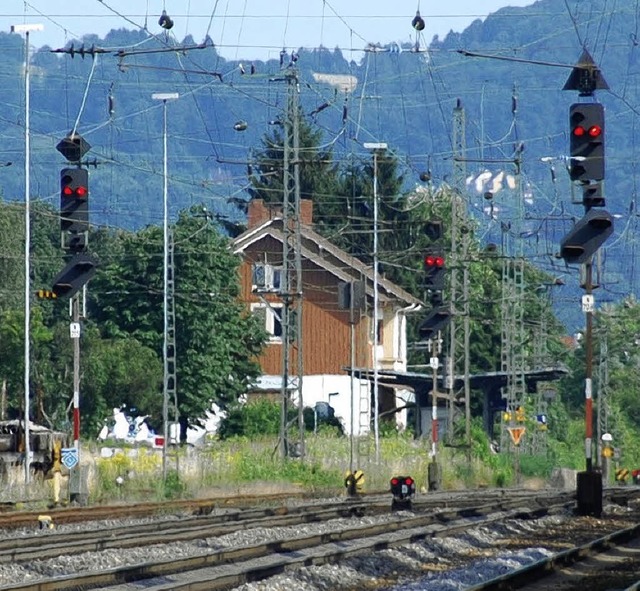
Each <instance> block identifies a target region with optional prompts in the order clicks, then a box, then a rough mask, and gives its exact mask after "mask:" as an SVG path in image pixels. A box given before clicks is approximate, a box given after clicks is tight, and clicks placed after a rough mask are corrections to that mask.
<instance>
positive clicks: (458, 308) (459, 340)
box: [445, 99, 471, 449]
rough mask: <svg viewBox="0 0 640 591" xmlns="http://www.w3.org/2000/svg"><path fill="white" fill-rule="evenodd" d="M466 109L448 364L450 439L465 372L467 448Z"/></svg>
mask: <svg viewBox="0 0 640 591" xmlns="http://www.w3.org/2000/svg"><path fill="white" fill-rule="evenodd" d="M466 168H467V167H466V135H465V112H464V108H463V107H462V102H461V101H460V99H458V101H457V103H456V106H455V108H454V110H453V187H454V191H453V195H452V197H451V276H450V277H451V279H450V293H451V309H452V312H453V313H452V315H451V323H450V328H449V335H450V343H449V360H448V364H447V365H448V367H447V371H446V374H447V383H446V384H445V386H446V388H447V389H448V393H449V397H448V403H447V404H448V411H449V412H448V420H447V440H448V442H449V443H452V442H453V440H454V439H456V440H459V439H460V437H456V434H455V433H454V429H455V427H456V424H457V421H456V416H455V415H456V410H457V409H456V406H455V404H454V400H455V398H456V387H455V376H456V375H462V379H463V391H464V413H465V433H464V442H465V445H466V446H467V449H470V443H471V386H470V381H469V331H470V326H469V246H470V242H471V232H470V228H469V218H468V212H467V202H466V197H465V193H466V191H465V180H466Z"/></svg>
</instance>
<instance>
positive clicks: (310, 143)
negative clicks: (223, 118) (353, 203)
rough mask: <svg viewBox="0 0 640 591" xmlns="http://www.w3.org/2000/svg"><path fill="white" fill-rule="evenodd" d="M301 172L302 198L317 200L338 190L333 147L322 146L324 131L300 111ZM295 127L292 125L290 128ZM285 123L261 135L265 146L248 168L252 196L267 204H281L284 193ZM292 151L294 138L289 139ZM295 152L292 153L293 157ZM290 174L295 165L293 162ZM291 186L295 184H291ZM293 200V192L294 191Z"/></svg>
mask: <svg viewBox="0 0 640 591" xmlns="http://www.w3.org/2000/svg"><path fill="white" fill-rule="evenodd" d="M298 116H299V119H298V121H299V134H298V137H299V157H300V165H299V174H300V197H301V198H302V199H312V200H314V202H317V201H318V197H320V196H330V197H331V198H333V196H334V195H335V191H336V189H337V181H338V179H337V174H338V173H337V166H336V165H335V163H334V161H333V153H332V151H331V148H330V147H328V148H326V147H325V148H323V147H321V145H320V144H321V141H322V131H320V130H319V129H315V128H314V127H313V126H312V125H311V124H310V123H309V122H308V121H307V120H306V119H305V118H304V116H303V115H302V113H301V112H300V113H299V115H298ZM290 128H291V129H292V126H291V127H290ZM284 140H285V135H284V126H281V125H280V126H274V129H273V130H272V131H271V132H269V133H267V134H265V135H264V137H263V138H262V146H261V148H260V149H259V150H258V151H257V153H256V154H255V157H254V163H253V164H252V165H251V168H250V170H249V182H250V183H251V188H250V189H249V194H250V196H251V198H252V199H263V200H264V201H265V203H273V204H277V205H282V203H283V198H284V197H283V192H284V180H283V179H284ZM289 147H290V149H291V150H292V151H293V139H292V138H291V137H290V138H289ZM292 156H293V152H291V156H290V157H291V158H292ZM290 166H291V168H290V175H291V178H292V175H293V165H292V164H290ZM291 186H292V185H291ZM291 199H293V194H291Z"/></svg>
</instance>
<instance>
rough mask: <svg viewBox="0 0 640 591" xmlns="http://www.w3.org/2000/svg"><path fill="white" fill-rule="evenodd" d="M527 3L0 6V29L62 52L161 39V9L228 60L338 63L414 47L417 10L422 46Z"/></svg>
mask: <svg viewBox="0 0 640 591" xmlns="http://www.w3.org/2000/svg"><path fill="white" fill-rule="evenodd" d="M533 3H534V0H447V1H446V2H442V0H0V31H6V32H9V31H10V29H11V26H12V25H17V24H41V25H43V30H42V31H34V32H32V33H30V40H31V43H32V45H34V46H36V47H41V46H42V45H49V46H51V47H52V48H53V49H57V48H59V47H64V46H65V44H66V43H68V42H69V41H71V40H72V39H79V38H81V37H82V36H83V35H85V34H89V33H94V34H97V35H99V36H100V37H104V35H105V34H106V33H108V32H109V31H110V30H111V29H114V28H116V29H117V28H127V29H136V28H144V27H145V24H146V27H147V29H148V30H149V31H150V32H151V33H153V34H165V30H164V29H162V28H161V27H160V26H159V24H158V19H159V17H160V15H161V13H162V11H163V10H166V13H167V15H168V16H169V17H170V19H171V20H173V22H174V26H173V28H172V29H171V31H170V33H171V34H173V35H175V37H176V39H177V40H178V41H182V40H183V39H184V37H185V36H186V35H187V34H191V35H192V36H193V38H194V40H195V41H196V42H201V41H202V40H203V39H204V37H205V35H207V34H209V36H210V37H211V38H212V39H213V41H214V43H215V44H216V46H217V47H218V51H219V53H220V54H221V55H222V56H223V57H225V58H227V59H244V60H249V59H255V60H258V59H259V60H266V59H270V58H274V59H276V58H278V56H279V53H280V51H281V50H282V48H283V47H285V48H286V49H287V50H291V49H298V48H299V47H319V46H320V45H323V46H324V47H327V48H329V49H333V48H334V47H340V48H341V49H342V50H343V51H344V52H345V57H350V56H349V54H350V53H351V52H353V53H352V56H353V57H354V58H357V55H358V52H360V51H361V50H362V48H364V47H365V46H366V45H367V43H369V42H371V43H376V42H380V43H382V44H385V43H390V42H393V41H395V42H397V43H401V42H402V43H412V44H413V43H415V42H416V40H417V37H416V35H417V33H416V31H415V30H414V29H413V28H412V26H411V22H412V20H413V18H414V17H415V15H416V9H418V8H419V9H420V15H421V16H422V18H423V19H424V21H425V25H426V26H425V29H424V31H423V32H422V38H421V39H420V41H421V45H428V44H429V43H430V42H431V40H432V38H433V36H434V35H436V34H437V35H439V36H440V38H441V39H442V38H444V36H446V34H447V33H448V32H449V31H450V30H454V31H457V32H460V31H462V30H464V28H466V27H467V26H468V25H469V24H470V23H471V22H473V20H475V19H476V18H484V17H486V16H487V15H488V14H490V13H492V12H495V11H496V10H498V9H499V8H501V7H504V6H528V5H531V4H533Z"/></svg>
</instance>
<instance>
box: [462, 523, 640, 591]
mask: <svg viewBox="0 0 640 591" xmlns="http://www.w3.org/2000/svg"><path fill="white" fill-rule="evenodd" d="M509 589H522V590H526V591H545V590H548V589H554V591H578V590H584V589H588V590H589V591H609V590H611V589H616V590H618V591H623V590H624V591H638V590H639V589H640V525H635V526H633V527H628V528H624V529H621V530H619V531H616V532H613V533H611V534H608V535H606V536H602V537H599V538H597V539H595V540H593V541H591V542H588V543H586V544H580V545H578V546H575V547H573V548H571V549H569V550H565V551H563V552H558V553H556V554H554V555H552V556H549V557H548V558H544V559H542V560H539V561H537V562H534V563H533V564H529V565H527V566H525V567H523V568H520V569H517V570H514V571H512V572H510V573H508V574H505V575H502V576H500V577H496V578H494V579H491V580H489V581H486V582H484V583H481V584H479V585H475V586H473V587H470V588H468V589H467V591H498V590H502V591H504V590H509Z"/></svg>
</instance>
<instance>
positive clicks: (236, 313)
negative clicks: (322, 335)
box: [91, 208, 266, 437]
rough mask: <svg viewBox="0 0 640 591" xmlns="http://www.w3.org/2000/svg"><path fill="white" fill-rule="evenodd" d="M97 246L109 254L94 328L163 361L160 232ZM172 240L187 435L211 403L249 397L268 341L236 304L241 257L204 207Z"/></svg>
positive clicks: (99, 282)
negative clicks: (130, 342) (136, 343)
mask: <svg viewBox="0 0 640 591" xmlns="http://www.w3.org/2000/svg"><path fill="white" fill-rule="evenodd" d="M99 240H100V242H101V248H102V251H103V252H108V253H110V254H109V256H108V257H104V263H103V265H102V268H101V269H100V270H99V272H98V273H97V275H96V277H95V279H94V280H93V281H92V289H91V293H92V300H93V305H92V310H94V312H93V314H94V318H95V319H96V322H97V323H98V325H99V326H101V328H102V330H103V334H104V336H105V337H106V338H110V339H111V338H131V337H133V338H135V339H136V340H137V341H139V343H140V344H141V345H142V346H144V347H148V348H150V349H152V350H153V351H155V352H156V355H157V356H158V358H161V354H162V342H163V288H162V286H163V254H162V253H163V238H162V230H161V228H158V227H153V226H150V227H147V228H145V229H143V230H140V231H139V232H136V233H135V234H133V233H124V232H120V233H117V234H116V235H114V236H108V235H102V236H101V237H100V239H99ZM110 240H112V241H113V248H109V241H110ZM173 241H174V280H175V316H176V318H175V322H176V331H175V337H176V368H177V396H178V407H179V414H180V422H181V426H182V436H183V437H184V436H186V426H187V424H189V423H196V422H197V421H198V419H200V418H202V417H204V413H205V411H207V410H210V409H211V405H212V404H214V403H215V404H217V405H218V406H220V407H221V408H226V407H227V406H228V405H229V404H231V403H234V402H235V401H237V399H238V397H239V396H240V395H241V394H243V393H245V392H246V391H247V388H248V386H249V384H251V383H252V382H253V381H255V379H256V377H257V376H258V374H259V366H258V364H257V362H256V358H257V356H258V354H259V353H260V351H261V349H262V346H263V343H264V342H265V338H266V335H265V334H264V331H263V329H262V328H261V327H260V325H259V324H258V321H257V319H256V318H254V317H253V316H251V315H250V314H248V313H247V312H246V310H245V309H244V306H243V305H242V303H241V302H240V301H239V289H240V288H239V281H238V278H237V269H238V266H239V262H240V261H239V259H238V258H237V257H236V256H234V255H233V253H232V252H230V250H229V243H228V240H227V239H226V238H225V237H224V236H222V234H221V233H220V232H219V231H218V230H217V229H216V227H215V226H214V225H213V224H212V223H211V221H210V220H209V219H208V217H205V216H204V215H203V214H202V209H201V208H192V209H191V210H190V211H188V212H183V213H182V214H181V215H180V216H179V219H178V220H177V222H176V224H175V225H174V227H173ZM134 402H135V403H138V402H137V401H134Z"/></svg>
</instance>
